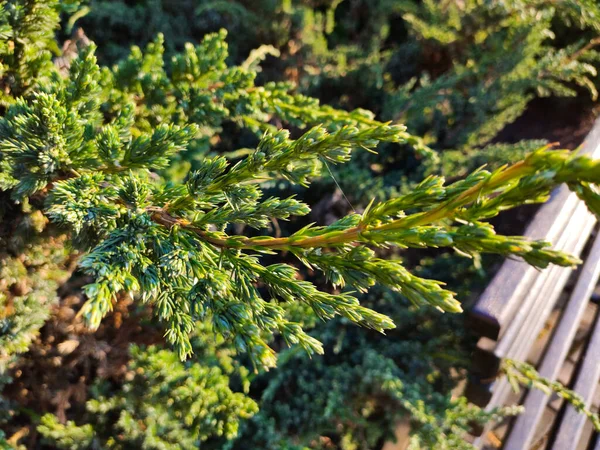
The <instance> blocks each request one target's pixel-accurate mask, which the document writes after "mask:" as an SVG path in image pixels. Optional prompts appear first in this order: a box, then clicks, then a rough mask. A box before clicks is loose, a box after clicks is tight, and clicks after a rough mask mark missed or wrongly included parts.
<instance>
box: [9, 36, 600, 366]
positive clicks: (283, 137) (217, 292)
mask: <svg viewBox="0 0 600 450" xmlns="http://www.w3.org/2000/svg"><path fill="white" fill-rule="evenodd" d="M223 38H224V35H220V36H217V35H214V36H209V37H207V38H206V39H205V41H204V42H203V44H201V45H200V46H199V47H198V48H196V49H192V48H191V47H190V48H188V49H187V50H186V53H185V56H182V57H181V58H177V57H175V58H174V68H175V70H174V74H173V79H174V80H182V82H183V80H187V83H188V85H189V86H190V87H189V89H188V90H186V91H185V92H190V93H193V92H197V90H196V89H194V88H193V86H194V81H195V80H203V82H204V83H205V85H206V84H208V85H209V86H208V88H209V89H210V87H211V86H214V84H215V83H219V82H221V83H222V84H221V85H219V86H220V89H224V90H225V91H227V90H231V89H233V86H232V87H230V85H229V83H226V82H223V81H222V77H228V76H234V74H235V75H236V76H235V77H234V78H237V79H244V78H245V77H244V73H245V71H244V69H241V68H233V69H227V68H226V67H225V66H224V63H223V62H222V61H223V60H224V48H225V46H224V44H223ZM177 69H180V70H181V72H178V71H177ZM215 71H216V73H220V72H223V71H224V75H221V76H218V75H217V76H215V75H213V73H215ZM246 72H247V71H246ZM104 73H106V72H104ZM183 74H187V75H186V76H183ZM102 75H103V72H102V71H101V70H100V69H99V67H98V66H97V65H96V63H95V58H94V56H93V46H92V47H89V48H88V49H86V50H85V51H84V52H83V53H82V54H81V56H80V58H78V59H77V60H75V61H74V62H73V64H72V65H71V69H70V72H69V76H68V77H67V78H65V79H62V78H59V77H58V76H56V75H55V76H53V82H52V83H51V84H50V85H49V86H47V87H46V88H45V89H42V88H39V89H38V90H37V91H35V92H33V93H31V94H30V95H29V96H27V97H25V98H20V99H18V100H17V101H16V102H15V103H14V104H13V105H11V106H10V107H9V109H8V110H7V113H6V115H5V116H4V117H3V118H2V121H1V122H0V137H1V141H0V150H1V151H2V156H3V159H2V163H1V164H2V172H3V178H4V182H3V188H4V189H11V191H12V194H11V195H12V198H13V199H14V200H15V201H24V200H25V199H28V198H31V197H34V196H40V195H42V196H43V197H44V200H43V201H44V203H45V206H44V211H45V213H46V214H47V216H48V217H49V218H50V220H52V221H53V222H54V223H58V224H60V225H64V226H67V227H69V228H70V229H71V230H72V236H73V242H74V243H75V245H77V246H78V247H80V248H81V249H83V250H85V251H86V252H87V253H86V254H85V255H84V256H83V257H82V258H81V260H80V266H81V268H82V269H83V270H84V271H85V272H86V273H88V274H89V275H91V276H93V277H94V279H95V281H94V282H93V283H92V284H90V285H88V286H87V287H86V289H85V292H86V294H87V296H88V297H89V300H88V302H87V303H86V305H85V307H84V308H83V310H82V314H83V315H84V316H85V317H86V318H87V319H88V320H89V323H90V326H91V327H97V326H98V325H99V323H100V320H101V319H102V317H103V316H104V315H105V314H106V313H107V312H108V311H110V309H111V306H112V302H113V301H114V300H115V298H116V295H117V294H118V293H120V292H121V291H128V292H130V293H131V294H132V295H135V296H139V298H140V300H141V301H144V302H150V303H151V304H152V305H153V309H154V311H155V314H156V316H157V317H158V318H159V319H160V320H161V321H163V322H164V323H165V326H166V333H165V337H166V339H167V341H168V342H170V343H171V344H172V345H174V347H175V348H176V349H177V351H178V353H179V355H180V357H181V358H185V357H187V356H189V354H190V353H191V345H190V342H189V338H188V336H189V334H190V332H191V331H192V329H193V323H194V321H195V320H198V319H203V318H209V319H210V320H211V321H212V323H213V326H214V330H215V332H216V333H220V334H224V335H228V336H231V338H232V339H234V341H235V344H236V346H237V347H238V349H239V350H240V351H247V352H249V354H250V355H251V357H252V360H253V363H254V364H255V365H256V366H257V367H271V366H273V365H274V364H275V358H274V354H273V352H272V350H271V349H270V348H269V346H268V343H267V340H265V333H266V336H268V335H270V334H273V333H278V334H281V336H282V337H283V339H284V340H285V341H286V342H288V343H289V344H299V345H300V346H302V347H303V348H304V349H305V350H306V351H308V352H309V353H313V352H316V353H321V352H322V348H321V345H320V343H319V342H318V341H316V340H314V339H313V338H311V337H310V336H308V335H307V334H306V333H305V332H304V331H303V330H302V327H301V325H300V324H298V323H294V322H290V321H288V320H287V319H286V317H285V313H284V309H283V307H282V306H281V304H280V302H297V301H301V302H305V303H306V304H308V305H309V306H310V307H311V308H312V310H313V311H314V312H315V313H316V314H317V315H318V316H319V317H321V318H323V319H331V318H333V317H335V316H336V315H342V316H344V317H346V318H348V319H350V320H352V321H354V322H356V323H358V324H361V325H364V326H367V327H370V328H373V329H375V330H378V331H381V332H384V331H385V330H387V329H390V328H393V326H394V325H393V323H392V322H391V321H390V320H389V319H388V318H387V317H386V316H384V315H381V314H378V313H377V312H375V311H372V310H370V309H367V308H364V307H362V306H361V305H360V304H359V302H358V300H357V299H356V297H355V296H353V295H352V294H351V293H350V292H348V291H346V290H341V291H338V292H337V293H329V292H326V291H321V290H319V289H318V288H317V287H316V286H315V285H313V284H312V283H310V282H308V281H302V280H298V279H297V278H296V269H295V268H294V267H293V266H291V265H288V264H284V263H275V264H270V265H263V264H261V257H260V255H261V254H266V253H274V252H282V251H286V252H289V253H291V254H293V255H294V256H296V257H297V258H298V259H299V260H300V261H301V262H302V263H304V264H306V265H308V266H310V267H311V268H314V269H316V270H320V271H322V272H324V273H325V274H326V275H327V277H328V279H329V280H330V282H331V283H332V285H333V286H337V287H339V288H344V286H345V285H346V284H347V285H349V286H351V287H352V288H353V289H356V290H358V291H365V290H367V289H368V288H369V287H371V286H372V285H373V284H375V283H380V284H383V285H385V286H388V287H390V288H392V289H394V290H397V291H400V292H402V293H403V294H404V295H406V296H407V297H408V298H409V299H410V300H411V301H412V302H414V303H415V304H430V305H434V306H436V307H437V308H439V309H440V310H441V311H448V312H459V311H460V310H461V308H460V304H459V302H458V301H457V300H456V299H455V298H454V295H453V293H451V292H449V291H447V290H445V289H444V288H443V287H442V286H440V284H439V283H437V282H435V281H433V280H426V279H422V278H419V277H416V276H414V275H413V274H411V273H410V272H409V271H408V270H406V269H405V268H404V266H402V264H400V263H398V262H395V261H389V260H385V259H380V258H377V257H376V255H375V253H374V252H373V250H372V249H371V248H376V247H385V246H399V247H427V246H433V247H439V246H447V247H454V248H457V249H459V250H460V251H462V252H464V253H475V252H491V253H500V254H503V255H516V256H520V257H522V258H524V259H525V260H526V261H528V262H529V263H531V264H533V265H536V266H538V267H544V266H546V265H547V264H548V263H555V264H563V265H572V264H574V263H575V261H574V260H573V259H572V258H569V257H568V256H566V255H563V254H560V253H557V252H554V251H552V250H550V249H549V248H548V244H547V243H544V242H528V241H527V240H525V239H524V238H520V237H505V236H497V235H496V234H495V233H494V230H493V228H492V227H491V226H490V225H489V224H487V223H485V222H484V220H486V219H489V218H491V217H494V216H495V215H497V214H498V213H499V212H500V211H502V210H504V209H509V208H511V207H514V206H516V205H519V204H522V203H526V202H539V201H542V200H544V199H545V198H546V197H547V195H548V193H549V191H550V190H551V189H552V188H553V187H555V186H556V185H558V184H561V183H569V184H570V185H571V186H572V187H573V188H574V189H576V190H577V191H578V193H579V194H580V195H581V196H582V197H583V198H584V199H586V200H587V201H588V203H589V204H590V205H591V206H592V207H594V200H595V199H596V193H595V191H594V188H593V185H594V183H595V182H597V181H598V179H597V177H598V173H597V167H598V166H597V163H596V162H595V161H593V160H590V159H589V158H587V157H581V156H573V155H570V154H569V153H568V152H559V151H551V150H548V149H542V150H540V151H538V152H536V153H533V154H532V155H530V156H528V157H527V158H526V159H525V160H523V161H522V162H520V163H517V164H515V165H513V166H510V167H504V168H501V169H499V170H497V171H495V172H492V173H490V172H486V171H485V170H479V171H476V172H474V173H472V174H470V175H469V176H467V177H466V178H465V179H463V180H461V181H459V182H456V183H453V184H450V185H444V180H443V179H442V178H440V177H430V178H428V179H426V180H425V181H423V182H422V183H421V184H420V185H418V186H417V187H416V188H415V189H414V191H413V192H412V193H410V194H407V195H404V196H400V197H398V198H394V199H391V200H389V201H385V202H382V203H377V202H373V203H372V204H371V205H370V206H369V207H368V208H367V210H365V212H364V213H363V214H360V215H359V214H353V215H349V216H347V217H344V218H342V219H340V220H339V221H338V222H336V223H334V224H332V225H329V226H313V225H309V226H306V227H304V228H302V229H301V230H298V231H296V232H295V233H293V234H292V235H291V236H289V237H280V238H275V237H272V236H245V235H232V234H230V232H229V230H230V228H228V226H229V225H230V224H244V225H247V226H248V227H250V228H254V229H257V230H260V229H264V228H265V226H266V225H267V224H268V223H269V220H272V219H279V220H281V219H283V220H286V219H289V218H291V217H295V216H303V215H306V214H307V213H308V212H309V210H310V209H309V207H308V206H307V205H306V204H304V203H302V202H301V201H299V200H297V199H296V198H284V199H281V198H277V197H270V198H263V194H262V190H261V188H260V182H262V181H265V180H270V179H285V180H287V181H288V182H290V183H294V184H299V185H302V186H306V185H308V184H309V183H310V181H311V179H312V178H314V177H315V176H317V175H319V173H320V170H319V169H320V167H321V165H322V162H326V163H329V164H339V163H344V162H347V161H348V160H349V159H350V155H351V152H352V151H353V150H354V149H364V150H367V151H372V150H374V149H375V148H376V146H377V144H378V143H379V142H381V141H383V142H406V141H407V140H408V139H409V138H410V137H409V135H407V133H406V131H405V128H404V127H403V126H401V125H392V124H384V123H376V122H374V121H373V120H372V119H368V120H367V121H366V122H367V123H364V122H363V121H356V122H358V123H356V124H355V125H346V124H338V126H337V127H336V129H334V130H333V131H331V132H328V131H327V129H326V128H324V127H322V126H316V127H313V128H311V129H309V130H308V131H306V132H305V133H304V134H302V135H301V136H300V137H299V138H298V139H296V140H292V139H290V137H289V133H288V132H287V131H285V130H280V131H276V132H266V133H265V134H264V136H263V137H262V138H261V140H260V143H259V144H258V146H257V148H256V150H255V151H253V152H252V153H251V154H250V155H248V156H247V157H245V158H243V159H241V160H240V161H238V162H237V163H236V164H230V163H229V162H228V161H227V159H226V158H224V157H215V158H204V159H201V160H200V161H199V162H198V168H197V170H195V171H193V172H191V173H189V175H188V176H187V177H186V180H185V182H183V183H175V184H174V183H167V182H165V181H162V180H161V179H160V178H156V177H155V176H153V175H152V174H153V173H156V171H158V170H161V169H164V168H166V167H167V166H168V165H169V161H170V158H171V157H172V156H173V155H175V154H177V153H179V152H181V151H182V150H183V149H185V148H187V147H188V146H189V145H190V143H191V142H193V141H194V139H195V138H196V136H198V135H201V132H200V131H199V127H198V125H197V124H196V123H186V122H187V121H186V120H185V116H186V115H188V114H186V115H184V116H183V117H182V118H180V120H179V121H178V122H183V123H181V124H179V125H177V124H170V123H164V124H163V123H157V124H153V125H154V127H153V129H152V130H148V131H145V130H143V128H142V129H141V127H140V128H135V130H136V133H135V135H134V134H133V131H132V128H133V126H134V123H135V111H136V110H135V107H134V106H133V105H131V103H129V102H127V103H124V104H122V103H116V102H115V103H114V104H112V105H111V112H114V114H113V115H112V117H110V118H109V119H108V120H106V119H103V117H104V115H103V114H102V113H101V109H100V108H101V104H100V102H99V101H98V98H99V96H100V93H101V80H102ZM151 78H152V77H150V79H151ZM246 78H247V79H248V80H251V77H246ZM143 79H144V78H143ZM216 80H221V81H216ZM234 85H235V84H234ZM244 87H245V88H246V89H248V88H249V86H248V85H247V82H246V84H245V85H244ZM258 92H261V93H262V92H264V90H263V89H258ZM227 94H228V92H223V93H222V95H223V98H224V99H225V100H227V99H229V97H228V95H227ZM190 95H191V94H190ZM213 95H215V96H217V98H218V95H217V94H216V93H215V94H213ZM250 98H252V96H250ZM190 99H191V97H190ZM238 99H239V98H238V96H237V95H235V94H234V100H238ZM259 99H260V97H259ZM185 100H186V99H185V98H184V99H181V100H180V101H179V102H174V103H173V105H178V106H179V105H182V104H183V105H184V106H185V105H189V104H188V103H187V102H186V101H185ZM269 100H271V97H270V98H269V99H268V100H267V101H265V105H266V107H267V108H269V107H270V105H272V103H271V102H270V101H269ZM279 102H281V101H280V100H279ZM243 104H245V105H246V106H249V104H248V103H247V102H243ZM251 104H252V103H250V105H251ZM115 105H117V106H118V107H120V108H117V107H115ZM167 105H168V103H167ZM276 106H277V104H275V105H274V106H273V108H274V109H277V108H275V107H276ZM311 106H313V105H311ZM145 107H146V105H145V104H144V105H142V107H141V109H142V111H143V110H144V108H145ZM227 109H228V110H230V109H231V107H229V108H227ZM279 109H282V108H279ZM115 110H116V112H115ZM192 110H193V111H194V112H196V111H202V109H201V108H200V105H199V104H196V106H195V107H194V108H193V109H192ZM282 110H283V113H284V114H285V113H286V110H285V109H282ZM252 111H253V110H252V109H251V110H250V112H252ZM319 111H321V110H318V109H317V117H318V119H317V120H321V121H323V120H326V119H327V117H329V120H332V117H331V116H334V115H342V116H343V117H346V115H344V114H343V113H341V112H334V111H332V110H329V109H327V110H326V112H325V113H324V114H325V116H327V117H323V116H322V115H321V114H319ZM172 114H175V115H176V116H177V113H176V112H173V113H172ZM294 116H296V115H295V114H294ZM347 116H349V117H352V115H347ZM293 118H294V117H292V119H293ZM350 120H352V119H350ZM259 285H260V286H264V287H265V288H266V292H264V293H263V292H261V290H260V289H259Z"/></svg>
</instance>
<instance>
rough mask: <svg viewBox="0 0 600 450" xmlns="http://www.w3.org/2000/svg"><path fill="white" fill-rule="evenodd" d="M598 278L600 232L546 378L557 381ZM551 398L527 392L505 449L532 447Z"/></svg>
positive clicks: (550, 354) (547, 360)
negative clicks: (521, 410)
mask: <svg viewBox="0 0 600 450" xmlns="http://www.w3.org/2000/svg"><path fill="white" fill-rule="evenodd" d="M599 277H600V235H599V236H598V237H596V239H595V241H594V245H593V247H592V249H591V250H590V253H589V255H588V257H587V259H586V261H585V264H584V266H583V268H582V271H581V274H580V276H579V278H578V280H577V284H576V285H575V288H574V290H573V293H572V294H571V296H570V298H569V301H568V303H567V305H566V308H565V311H564V313H563V315H562V317H561V318H560V321H559V323H558V326H557V328H556V331H555V333H554V335H553V336H552V340H551V342H550V345H549V346H548V349H547V350H546V354H545V356H544V359H543V361H542V364H541V365H540V367H539V369H538V371H539V373H540V375H542V376H543V377H546V378H548V379H550V380H553V381H554V380H556V378H557V376H558V373H559V371H560V368H561V366H562V364H563V362H564V361H565V358H566V357H567V354H568V352H569V349H570V347H571V344H572V342H573V339H574V338H575V334H576V332H577V329H578V326H579V323H580V322H581V319H582V317H583V314H584V312H585V309H586V306H587V305H588V302H589V299H590V297H591V294H592V292H593V290H594V287H595V286H596V283H597V282H598V278H599ZM549 398H550V396H549V395H547V394H545V393H544V392H542V391H540V390H538V389H534V390H532V391H530V392H529V393H528V394H527V397H526V400H525V402H524V406H525V412H524V413H523V414H521V415H520V416H519V417H517V419H516V421H515V424H514V426H513V428H512V430H511V432H510V435H509V438H508V440H507V441H506V443H505V446H504V450H521V449H526V448H529V447H530V446H531V444H532V440H533V438H534V435H535V431H536V427H537V426H538V424H539V422H540V419H541V418H542V415H543V413H544V409H545V407H546V404H547V403H548V400H549ZM581 417H583V416H581ZM581 428H583V424H581ZM575 438H576V436H575V434H573V440H572V441H571V442H572V443H575V442H576V440H575Z"/></svg>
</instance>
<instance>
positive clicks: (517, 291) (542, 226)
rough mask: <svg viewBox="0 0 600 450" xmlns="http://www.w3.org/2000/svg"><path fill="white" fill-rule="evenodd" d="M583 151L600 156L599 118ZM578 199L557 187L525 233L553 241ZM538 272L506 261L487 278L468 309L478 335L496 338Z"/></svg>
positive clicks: (562, 188) (583, 152) (519, 307)
mask: <svg viewBox="0 0 600 450" xmlns="http://www.w3.org/2000/svg"><path fill="white" fill-rule="evenodd" d="M581 153H582V154H589V155H591V156H594V157H600V119H598V120H596V123H595V125H594V127H593V128H592V130H591V131H590V133H589V134H588V135H587V137H586V139H585V141H584V142H583V145H582V148H581ZM576 203H577V200H576V198H575V196H574V195H573V194H569V192H568V189H567V188H566V187H564V186H563V187H561V188H558V189H557V190H556V191H555V192H554V193H553V195H552V197H551V199H550V200H549V202H548V203H546V204H545V205H543V206H542V207H541V208H540V210H539V211H538V213H537V214H536V215H535V217H534V219H533V220H532V222H531V223H530V225H529V226H528V227H527V230H526V231H525V235H526V236H529V237H530V238H532V239H546V240H549V241H551V242H553V241H555V240H556V239H557V238H558V236H559V235H560V234H561V233H562V232H563V230H564V228H565V226H566V221H568V219H569V217H570V216H571V212H572V211H573V209H574V208H575V204H576ZM537 276H538V273H537V272H536V271H535V269H533V268H531V267H530V266H527V265H526V264H524V263H520V262H516V261H510V260H509V261H507V262H505V263H504V264H503V265H502V267H501V268H500V270H499V272H498V274H497V275H496V276H495V277H494V279H493V280H492V281H491V282H490V284H489V285H488V287H487V289H486V290H485V291H484V293H483V294H482V295H481V297H480V298H479V300H478V302H477V304H476V305H475V307H474V308H473V310H472V312H471V319H472V320H471V323H472V326H473V328H474V329H475V331H477V332H478V333H479V334H480V335H481V336H486V337H489V338H492V339H499V338H500V337H501V336H502V335H503V331H504V329H505V327H507V326H508V325H509V324H510V323H511V321H512V319H513V317H514V316H515V314H517V313H518V311H519V310H520V309H521V308H522V307H523V305H524V304H523V298H524V296H525V295H526V294H527V292H528V290H529V289H530V288H531V285H532V283H533V280H534V279H535V278H536V277H537Z"/></svg>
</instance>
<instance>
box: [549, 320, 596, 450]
mask: <svg viewBox="0 0 600 450" xmlns="http://www.w3.org/2000/svg"><path fill="white" fill-rule="evenodd" d="M598 381H600V320H598V319H597V320H596V325H595V326H594V331H593V333H592V336H591V338H590V342H589V343H588V346H587V349H586V351H585V356H584V357H583V363H582V365H581V368H580V370H579V374H578V375H577V381H576V383H575V386H574V387H573V390H574V391H575V392H577V393H578V394H579V395H581V396H582V397H583V399H584V401H585V404H586V405H587V406H588V407H589V406H590V404H591V402H592V398H593V396H594V392H595V391H596V388H597V387H598ZM586 420H587V418H586V417H585V416H584V415H582V414H579V413H578V412H577V411H576V410H575V408H573V407H572V406H571V405H568V406H567V409H566V411H565V415H564V417H563V419H562V421H561V423H560V428H559V429H558V433H557V434H556V439H555V441H554V444H553V446H552V449H553V450H560V449H564V448H571V447H569V445H571V446H572V444H573V443H576V442H577V440H578V439H579V436H580V434H581V432H582V431H583V427H584V425H585V422H586ZM565 445H567V446H565Z"/></svg>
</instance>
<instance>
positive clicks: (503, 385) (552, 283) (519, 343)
mask: <svg viewBox="0 0 600 450" xmlns="http://www.w3.org/2000/svg"><path fill="white" fill-rule="evenodd" d="M582 208H584V209H582ZM584 213H585V214H584ZM586 214H587V215H586ZM572 221H573V222H578V223H584V228H583V230H582V232H581V233H579V234H575V233H572V232H567V233H565V234H564V237H561V242H562V244H563V250H564V251H567V252H569V253H571V254H573V255H575V256H579V254H580V253H581V251H582V250H583V247H584V246H585V243H586V241H587V237H588V236H589V234H590V233H591V230H592V228H593V226H594V224H595V218H594V216H592V215H591V214H590V213H589V212H587V210H586V209H585V204H583V202H581V203H580V205H579V206H578V208H577V211H576V214H574V215H573V216H572ZM567 231H569V230H567ZM546 270H549V271H551V276H550V277H548V278H545V280H544V283H543V286H541V287H540V288H539V289H537V290H536V291H531V295H533V294H536V295H535V297H536V301H537V302H540V303H542V304H541V305H540V309H539V310H538V309H537V308H534V309H533V310H532V313H531V316H530V319H529V321H528V322H527V326H519V328H518V329H519V330H520V331H521V333H520V336H519V338H518V339H514V340H513V341H512V345H511V346H509V347H508V348H506V349H504V351H503V353H501V354H497V355H496V356H497V357H498V358H511V359H515V360H517V361H526V360H527V356H528V355H529V352H530V349H531V347H532V346H533V344H534V342H535V340H536V338H537V336H538V334H539V332H540V330H541V329H542V327H543V326H544V323H545V322H546V319H547V317H548V315H549V314H550V312H551V311H552V307H553V305H554V301H556V298H558V295H560V292H561V291H562V287H564V285H565V284H566V282H567V279H568V277H569V274H570V272H571V269H568V268H565V267H559V266H552V267H550V268H549V269H546ZM551 297H554V301H550V302H547V301H546V300H547V299H549V298H550V299H551ZM503 341H504V339H503V340H502V341H500V344H502V342H503ZM490 391H491V397H490V401H489V403H488V405H487V407H486V410H487V411H490V410H492V409H493V408H496V407H498V406H502V405H505V402H506V398H507V397H508V396H509V395H510V393H511V392H512V387H511V386H510V384H509V383H508V381H507V380H506V378H505V377H503V378H501V379H498V380H497V381H495V382H494V383H493V384H492V386H490ZM492 426H493V423H489V424H487V425H486V427H484V429H483V434H482V436H485V434H486V432H487V431H488V430H489V429H490V428H491V427H492ZM484 441H485V439H484V438H483V437H480V438H479V439H477V440H476V441H475V443H474V445H475V447H477V448H479V447H481V446H482V445H483V444H484Z"/></svg>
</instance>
